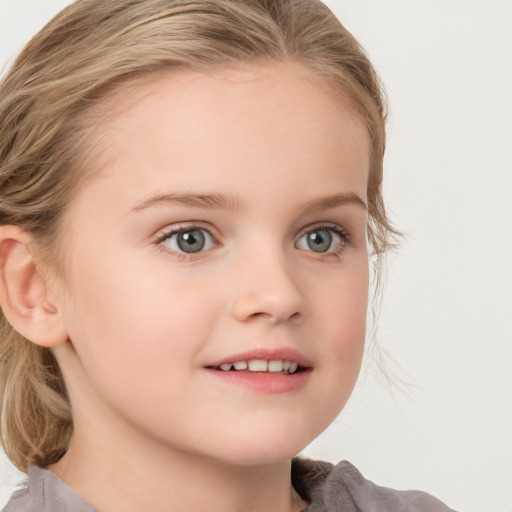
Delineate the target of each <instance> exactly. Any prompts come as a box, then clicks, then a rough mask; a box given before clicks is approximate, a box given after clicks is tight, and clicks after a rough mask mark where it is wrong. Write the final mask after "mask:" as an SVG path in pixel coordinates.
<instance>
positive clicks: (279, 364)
mask: <svg viewBox="0 0 512 512" xmlns="http://www.w3.org/2000/svg"><path fill="white" fill-rule="evenodd" d="M298 367H299V365H298V364H297V363H295V362H291V361H282V360H280V359H273V360H272V361H266V360H264V359H250V360H248V361H235V362H234V363H224V364H221V365H220V369H221V370H223V371H225V372H228V371H230V370H232V369H234V370H240V371H243V370H249V371H251V372H267V371H268V372H273V373H279V372H283V371H285V372H288V373H295V372H296V371H297V368H298Z"/></svg>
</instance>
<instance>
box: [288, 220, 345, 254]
mask: <svg viewBox="0 0 512 512" xmlns="http://www.w3.org/2000/svg"><path fill="white" fill-rule="evenodd" d="M347 241H348V235H347V233H346V232H345V231H344V230H343V229H341V228H340V227H325V226H322V227H318V228H315V229H311V230H309V231H308V232H307V233H305V234H304V235H302V236H301V237H300V238H299V240H298V242H297V243H296V247H297V249H303V250H306V251H312V252H317V253H327V252H331V253H332V252H339V251H340V250H341V249H342V248H343V247H344V245H345V244H346V243H347Z"/></svg>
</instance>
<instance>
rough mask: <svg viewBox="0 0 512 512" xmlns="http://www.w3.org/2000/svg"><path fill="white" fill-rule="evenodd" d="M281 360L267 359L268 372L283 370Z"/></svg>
mask: <svg viewBox="0 0 512 512" xmlns="http://www.w3.org/2000/svg"><path fill="white" fill-rule="evenodd" d="M283 366H284V365H283V361H269V362H268V371H269V372H282V371H283Z"/></svg>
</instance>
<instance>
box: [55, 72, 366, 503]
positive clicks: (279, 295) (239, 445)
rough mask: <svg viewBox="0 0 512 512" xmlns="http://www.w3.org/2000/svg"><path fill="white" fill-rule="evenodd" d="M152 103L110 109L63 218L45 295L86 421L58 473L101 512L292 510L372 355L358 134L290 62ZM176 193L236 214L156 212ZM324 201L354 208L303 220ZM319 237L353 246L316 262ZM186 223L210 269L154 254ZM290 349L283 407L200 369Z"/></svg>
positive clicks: (172, 90) (278, 397) (158, 86)
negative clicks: (298, 366)
mask: <svg viewBox="0 0 512 512" xmlns="http://www.w3.org/2000/svg"><path fill="white" fill-rule="evenodd" d="M144 88H145V90H143V91H141V90H140V89H139V90H138V91H132V92H131V93H130V92H129V91H128V92H126V91H125V92H124V93H123V95H122V97H119V96H118V97H114V98H110V99H109V100H108V101H109V102H110V107H112V108H113V111H114V112H115V115H112V116H111V117H110V118H109V119H108V120H107V121H106V122H105V123H104V124H102V126H101V127H99V134H100V135H101V137H103V139H105V140H107V142H108V144H106V146H105V147H106V149H105V151H106V153H107V157H108V160H109V163H108V165H107V166H106V168H104V169H103V170H102V171H101V172H98V175H97V177H96V178H95V179H93V180H89V181H88V182H87V183H85V184H84V185H83V187H81V189H80V190H78V191H77V193H76V196H75V197H74V199H73V201H72V203H71V204H70V205H69V209H68V211H67V214H66V216H65V219H64V221H63V225H62V233H64V234H65V245H64V251H65V265H64V272H63V274H64V275H65V278H64V279H56V280H51V281H48V287H51V289H49V290H48V297H51V304H52V307H53V308H54V310H55V311H58V314H59V322H60V328H61V329H62V330H63V331H64V332H65V333H66V337H65V338H66V341H65V342H61V343H57V344H56V346H54V347H53V350H54V353H55V355H56V357H57V359H58V361H59V363H60V365H61V367H62V370H63V373H64V377H65V380H66V383H67V386H68V389H69V393H70V398H71V402H72V407H73V414H74V424H75V434H74V437H73V440H72V443H71V446H70V448H69V451H68V452H67V454H66V455H65V456H64V458H63V459H62V460H61V461H60V462H59V463H57V464H56V465H55V466H53V467H52V468H51V469H52V470H53V471H54V472H55V473H56V474H57V475H58V476H59V477H60V478H61V479H63V480H64V481H65V482H67V483H68V484H69V485H71V486H72V487H73V488H74V489H75V490H76V491H77V492H79V493H80V494H81V495H82V496H84V497H85V498H86V499H87V500H88V501H90V502H91V503H92V504H93V505H94V506H95V507H97V508H98V509H99V510H102V511H104V512H110V511H112V512H113V511H114V510H119V509H120V508H122V509H123V510H125V511H127V512H130V511H132V510H133V511H136V510H137V511H138V510H142V509H146V510H153V511H164V510H166V511H168V510H174V509H176V510H183V509H186V510H188V511H200V510H222V511H223V512H225V511H233V512H235V511H254V512H257V511H260V510H261V511H263V510H265V511H269V510H272V511H290V510H300V509H302V508H303V507H304V506H305V504H304V503H303V502H302V501H301V500H300V499H298V497H297V495H296V494H295V493H294V491H293V489H291V487H290V459H291V457H293V456H294V455H296V454H297V453H298V452H300V450H302V449H303V448H304V447H305V446H306V445H307V444H308V443H309V442H310V441H312V440H313V439H314V438H315V437H317V436H318V435H319V434H320V433H321V432H322V431H323V430H324V429H325V428H326V427H327V426H328V425H329V424H330V423H331V422H332V420H333V419H334V418H335V417H336V416H337V414H338V413H339V412H340V410H341V409H342V408H343V406H344V405H345V403H346V401H347V400H348V398H349V396H350V393H351V391H352V389H353V386H354V384H355V381H356V379H357V375H358V372H359V368H360V363H361V358H362V353H363V346H364V338H365V319H366V309H367V291H368V251H367V240H366V222H367V211H366V209H365V206H364V205H365V203H366V187H367V179H368V168H369V159H368V153H369V142H368V136H367V133H366V130H365V128H364V125H363V123H362V122H361V121H360V120H359V119H358V118H357V116H356V115H355V114H354V113H353V111H352V109H351V108H350V107H349V106H348V105H343V104H341V103H340V101H339V99H338V98H337V96H336V95H335V94H334V92H332V91H331V90H330V89H329V88H328V87H327V86H326V85H325V84H323V83H321V82H319V81H318V80H316V79H315V77H314V76H313V74H312V73H311V72H310V71H309V70H308V69H307V68H305V67H303V66H302V65H300V64H296V63H286V64H284V63H280V64H266V65H263V66H259V67H256V66H239V67H232V68H225V69H223V70H221V71H217V72H215V73H212V74H209V75H206V74H200V73H198V72H193V71H179V72H172V73H168V74H166V75H164V76H158V77H155V79H154V80H152V81H150V82H148V83H147V84H146V85H145V86H144ZM104 108H106V106H104ZM169 194H180V195H181V194H188V195H193V196H198V195H207V194H208V195H212V194H216V195H223V196H227V197H228V198H229V201H227V202H226V204H223V205H214V206H213V207H212V206H211V205H210V207H202V206H200V205H198V204H191V201H188V203H190V204H185V203H183V204H182V203H181V202H176V201H169V200H159V201H156V200H155V197H157V196H161V195H169ZM333 195H337V196H344V197H349V198H350V200H348V201H344V202H343V201H342V202H340V201H338V202H337V203H336V204H326V203H325V201H324V203H323V204H317V207H316V208H313V207H312V204H314V203H315V202H316V203H319V202H321V200H322V199H325V198H326V197H331V196H333ZM355 197H357V198H358V199H357V200H356V199H354V198H355ZM196 202H197V201H196ZM326 223H327V224H328V225H329V228H328V229H331V227H332V226H334V227H335V228H336V229H342V230H343V232H346V233H348V239H347V240H343V238H342V237H340V236H339V235H336V234H335V233H334V232H332V231H330V232H331V234H332V235H333V239H334V243H333V245H332V248H330V249H329V250H328V251H326V252H323V253H320V252H315V251H314V250H312V249H311V248H310V246H308V244H307V241H306V239H305V238H304V235H305V234H306V233H316V232H317V231H318V229H320V228H322V227H324V225H325V224H326ZM193 226H198V227H199V228H201V229H206V230H207V232H208V233H209V234H211V239H210V238H208V245H207V246H206V249H205V250H203V251H201V252H199V253H195V254H192V255H190V254H186V253H180V252H178V251H177V250H176V244H175V243H174V242H175V238H176V237H174V239H166V240H162V238H163V237H165V235H167V234H169V232H171V231H172V230H176V229H184V228H187V229H191V227H193ZM196 229H197V227H196ZM173 240H174V242H173ZM283 347H284V348H292V349H295V350H298V351H300V353H301V354H303V356H304V357H306V358H307V359H308V360H309V361H310V363H311V371H310V375H309V377H308V379H307V382H306V384H305V385H304V386H303V387H301V388H300V389H297V390H294V391H291V392H288V393H280V394H269V393H261V392H257V391H254V390H252V389H248V388H246V387H244V386H239V385H234V384H230V383H226V382H225V381H223V380H222V379H219V378H217V376H215V375H212V374H211V372H209V371H207V370H206V369H205V365H207V364H208V363H210V362H212V361H217V360H220V359H222V358H225V357H227V356H230V355H232V354H238V353H240V352H243V351H245V350H252V349H256V348H265V349H273V348H283ZM106 482H108V485H107V484H106ZM198 489H201V491H200V492H198ZM170 507H171V508H170Z"/></svg>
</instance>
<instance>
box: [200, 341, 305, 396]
mask: <svg viewBox="0 0 512 512" xmlns="http://www.w3.org/2000/svg"><path fill="white" fill-rule="evenodd" d="M204 368H205V369H206V370H207V371H208V372H209V373H210V374H212V375H213V376H216V377H218V378H220V381H222V382H224V383H225V384H227V385H235V386H242V387H243V388H246V389H250V390H252V391H255V392H257V393H264V394H276V393H278V394H280V393H289V392H293V391H298V390H299V389H301V388H302V387H303V386H305V385H306V383H307V382H308V381H309V378H310V376H311V373H312V371H313V365H312V363H311V362H310V361H309V360H308V359H307V358H305V357H304V356H303V355H302V354H301V353H300V352H298V351H297V350H294V349H281V350H279V349H278V350H269V349H257V350H251V351H250V352H245V353H242V354H237V355H233V356H230V357H228V358H225V359H222V360H219V361H216V362H213V363H210V364H208V365H206V366H205V367H204Z"/></svg>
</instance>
